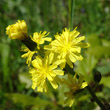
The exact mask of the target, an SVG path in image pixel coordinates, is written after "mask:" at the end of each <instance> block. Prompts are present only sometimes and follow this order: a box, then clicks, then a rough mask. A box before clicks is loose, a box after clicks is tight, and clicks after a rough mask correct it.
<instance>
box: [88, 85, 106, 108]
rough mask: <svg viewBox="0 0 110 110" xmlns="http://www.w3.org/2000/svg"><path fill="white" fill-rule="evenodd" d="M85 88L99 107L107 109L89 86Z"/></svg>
mask: <svg viewBox="0 0 110 110" xmlns="http://www.w3.org/2000/svg"><path fill="white" fill-rule="evenodd" d="M87 89H88V91H89V93H90V94H91V96H92V97H93V98H94V100H95V101H96V103H97V104H98V105H99V106H100V108H101V109H102V110H107V109H106V108H105V106H104V105H103V104H102V102H101V101H100V100H99V99H98V97H97V96H96V95H95V93H94V92H93V91H92V89H91V88H90V86H87Z"/></svg>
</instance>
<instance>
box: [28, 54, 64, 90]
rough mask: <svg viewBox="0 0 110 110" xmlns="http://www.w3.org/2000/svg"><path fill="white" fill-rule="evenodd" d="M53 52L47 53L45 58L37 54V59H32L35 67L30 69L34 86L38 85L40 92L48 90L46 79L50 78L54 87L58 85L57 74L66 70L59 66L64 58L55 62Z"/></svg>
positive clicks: (61, 73)
mask: <svg viewBox="0 0 110 110" xmlns="http://www.w3.org/2000/svg"><path fill="white" fill-rule="evenodd" d="M53 57H54V55H53V54H50V55H46V56H45V57H44V58H41V57H40V56H37V57H36V59H35V60H33V61H32V65H33V67H34V68H32V69H30V71H29V72H30V73H31V75H32V82H33V84H32V88H33V89H35V88H36V87H37V91H39V92H43V91H44V92H47V85H46V81H47V80H48V81H49V82H50V84H51V85H52V86H53V88H54V89H56V88H57V87H58V84H57V80H56V79H57V78H56V77H57V75H63V74H64V72H63V71H62V70H60V69H59V68H58V65H59V64H60V63H62V62H63V61H64V60H59V61H56V62H53Z"/></svg>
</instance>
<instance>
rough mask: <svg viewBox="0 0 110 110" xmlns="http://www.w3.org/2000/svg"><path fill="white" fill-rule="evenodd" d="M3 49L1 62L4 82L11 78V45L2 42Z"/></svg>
mask: <svg viewBox="0 0 110 110" xmlns="http://www.w3.org/2000/svg"><path fill="white" fill-rule="evenodd" d="M0 48H1V49H0V50H1V57H2V58H1V63H2V71H3V76H4V82H6V81H7V79H8V78H9V75H10V72H9V53H10V47H9V45H7V44H5V43H2V44H1V45H0Z"/></svg>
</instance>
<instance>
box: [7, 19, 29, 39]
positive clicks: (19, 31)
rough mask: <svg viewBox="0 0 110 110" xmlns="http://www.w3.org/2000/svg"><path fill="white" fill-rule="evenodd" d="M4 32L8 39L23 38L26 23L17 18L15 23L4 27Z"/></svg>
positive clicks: (25, 33) (25, 32)
mask: <svg viewBox="0 0 110 110" xmlns="http://www.w3.org/2000/svg"><path fill="white" fill-rule="evenodd" d="M6 34H7V35H8V36H9V38H10V39H20V40H22V39H24V38H25V37H26V36H27V25H26V22H25V21H24V20H21V21H20V20H18V22H16V23H15V24H12V25H9V26H8V27H7V28H6Z"/></svg>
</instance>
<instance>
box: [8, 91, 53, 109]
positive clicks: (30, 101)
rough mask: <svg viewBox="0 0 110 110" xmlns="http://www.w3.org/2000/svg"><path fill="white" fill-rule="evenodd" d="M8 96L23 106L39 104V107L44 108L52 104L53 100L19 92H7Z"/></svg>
mask: <svg viewBox="0 0 110 110" xmlns="http://www.w3.org/2000/svg"><path fill="white" fill-rule="evenodd" d="M6 96H7V97H8V98H9V99H11V100H12V101H13V102H14V103H20V104H22V106H23V107H26V106H37V108H42V107H46V106H52V102H50V101H48V100H43V99H41V98H40V97H32V96H27V95H25V94H19V93H11V94H10V93H7V94H6Z"/></svg>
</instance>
